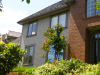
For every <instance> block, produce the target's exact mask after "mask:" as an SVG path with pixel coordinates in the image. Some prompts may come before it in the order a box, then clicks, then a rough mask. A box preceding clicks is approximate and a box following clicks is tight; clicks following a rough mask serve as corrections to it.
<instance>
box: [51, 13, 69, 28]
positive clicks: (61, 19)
mask: <svg viewBox="0 0 100 75" xmlns="http://www.w3.org/2000/svg"><path fill="white" fill-rule="evenodd" d="M67 20H68V13H67V14H66V13H63V14H60V15H56V16H53V17H52V18H51V28H52V27H53V26H55V25H57V24H60V25H62V26H63V27H66V22H67V24H68V21H67Z"/></svg>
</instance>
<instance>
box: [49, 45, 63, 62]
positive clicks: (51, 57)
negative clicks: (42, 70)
mask: <svg viewBox="0 0 100 75" xmlns="http://www.w3.org/2000/svg"><path fill="white" fill-rule="evenodd" d="M58 58H59V59H63V50H61V52H60V55H59V56H58V57H57V59H58ZM54 59H55V50H54V48H53V46H51V49H50V51H49V53H48V60H50V61H54Z"/></svg>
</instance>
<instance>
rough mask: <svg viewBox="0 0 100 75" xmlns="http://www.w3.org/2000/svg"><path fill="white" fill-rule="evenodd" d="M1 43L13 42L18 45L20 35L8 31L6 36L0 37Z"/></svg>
mask: <svg viewBox="0 0 100 75" xmlns="http://www.w3.org/2000/svg"><path fill="white" fill-rule="evenodd" d="M0 37H1V41H2V42H5V43H9V42H13V43H16V44H18V45H20V40H21V33H19V32H15V31H9V32H8V34H2V35H0Z"/></svg>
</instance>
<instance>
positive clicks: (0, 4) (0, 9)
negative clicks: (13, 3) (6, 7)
mask: <svg viewBox="0 0 100 75" xmlns="http://www.w3.org/2000/svg"><path fill="white" fill-rule="evenodd" d="M23 1H24V0H22V2H23ZM26 3H28V4H29V3H30V0H26ZM2 8H3V4H2V0H0V11H2Z"/></svg>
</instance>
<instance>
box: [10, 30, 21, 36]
mask: <svg viewBox="0 0 100 75" xmlns="http://www.w3.org/2000/svg"><path fill="white" fill-rule="evenodd" d="M8 36H11V37H20V36H21V33H19V32H15V31H9V32H8Z"/></svg>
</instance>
